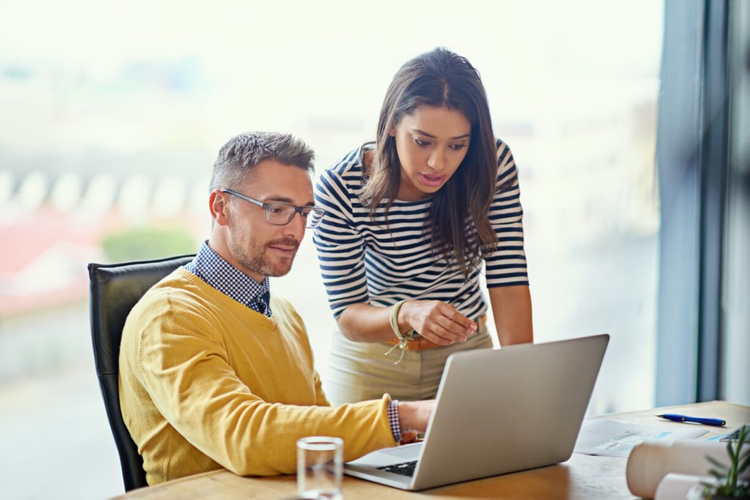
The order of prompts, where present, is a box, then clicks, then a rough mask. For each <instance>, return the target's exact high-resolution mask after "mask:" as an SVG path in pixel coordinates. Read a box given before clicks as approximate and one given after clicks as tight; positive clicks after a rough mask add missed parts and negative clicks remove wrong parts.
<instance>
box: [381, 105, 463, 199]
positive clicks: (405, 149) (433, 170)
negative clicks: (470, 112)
mask: <svg viewBox="0 0 750 500" xmlns="http://www.w3.org/2000/svg"><path fill="white" fill-rule="evenodd" d="M390 134H391V137H394V138H395V139H396V151H397V153H398V159H399V160H400V162H401V184H400V186H399V188H398V195H397V196H398V199H399V200H404V201H419V200H423V199H425V198H428V197H430V196H432V195H433V194H435V193H436V192H437V191H438V190H439V189H440V188H441V187H443V186H444V185H445V183H446V182H448V179H450V178H451V176H452V175H453V174H454V173H455V172H456V170H458V167H459V165H461V162H462V161H463V159H464V157H465V156H466V152H467V151H468V150H469V140H470V137H471V123H470V122H469V120H468V119H467V118H466V116H464V114H463V113H461V112H460V111H455V110H450V109H446V108H433V107H429V106H419V107H418V108H416V109H415V110H414V112H413V113H411V114H410V115H406V116H404V117H403V118H402V119H401V121H400V122H399V123H398V124H397V125H396V126H395V127H392V128H391V130H390Z"/></svg>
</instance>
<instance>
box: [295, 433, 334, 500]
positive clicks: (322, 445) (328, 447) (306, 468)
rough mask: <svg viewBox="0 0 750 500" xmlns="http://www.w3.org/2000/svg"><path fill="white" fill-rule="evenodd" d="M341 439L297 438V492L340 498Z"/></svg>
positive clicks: (310, 497) (321, 497)
mask: <svg viewBox="0 0 750 500" xmlns="http://www.w3.org/2000/svg"><path fill="white" fill-rule="evenodd" d="M343 455H344V441H342V440H341V439H339V438H335V437H326V436H311V437H306V438H302V439H299V440H298V441H297V492H298V494H299V496H300V498H305V499H313V498H318V499H332V500H333V499H335V500H341V499H342V498H343V496H342V495H341V474H342V471H343Z"/></svg>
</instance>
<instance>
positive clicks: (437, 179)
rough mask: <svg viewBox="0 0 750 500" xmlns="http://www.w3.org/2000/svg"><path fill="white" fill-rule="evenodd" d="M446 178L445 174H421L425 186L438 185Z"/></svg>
mask: <svg viewBox="0 0 750 500" xmlns="http://www.w3.org/2000/svg"><path fill="white" fill-rule="evenodd" d="M444 179H445V176H444V175H428V174H419V180H420V181H422V183H423V184H424V185H425V186H429V187H437V186H439V185H441V184H442V183H443V180H444Z"/></svg>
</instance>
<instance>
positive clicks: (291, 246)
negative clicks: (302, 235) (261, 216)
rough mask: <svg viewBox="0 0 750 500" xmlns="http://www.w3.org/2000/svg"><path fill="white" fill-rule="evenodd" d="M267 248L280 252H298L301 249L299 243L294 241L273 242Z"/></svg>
mask: <svg viewBox="0 0 750 500" xmlns="http://www.w3.org/2000/svg"><path fill="white" fill-rule="evenodd" d="M266 247H267V248H271V249H273V250H277V251H279V252H296V251H297V249H298V248H299V243H298V242H297V241H294V240H284V241H272V242H270V243H268V244H267V245H266Z"/></svg>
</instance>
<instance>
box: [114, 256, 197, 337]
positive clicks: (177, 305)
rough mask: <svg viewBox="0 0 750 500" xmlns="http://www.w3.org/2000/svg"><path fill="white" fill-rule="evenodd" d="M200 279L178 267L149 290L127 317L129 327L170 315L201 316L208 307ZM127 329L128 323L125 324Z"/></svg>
mask: <svg viewBox="0 0 750 500" xmlns="http://www.w3.org/2000/svg"><path fill="white" fill-rule="evenodd" d="M201 283H202V282H201V281H200V278H198V277H197V276H195V275H194V274H192V273H190V272H189V271H187V270H186V269H185V268H183V267H180V268H177V269H175V270H174V271H173V272H172V273H170V274H169V275H167V276H166V277H164V278H163V279H162V280H161V281H159V282H158V283H156V284H155V285H154V286H153V287H151V288H150V289H149V290H148V291H147V292H146V293H145V294H144V295H143V297H141V299H140V300H139V301H138V303H137V304H136V305H135V307H133V310H132V311H131V312H130V314H129V315H128V323H132V322H143V321H151V320H153V319H158V318H162V317H165V316H168V315H170V314H173V313H174V314H180V315H183V314H185V315H201V314H202V312H203V311H205V309H208V308H209V306H210V302H211V301H210V300H209V298H208V297H207V295H206V290H205V289H206V288H207V287H204V286H201ZM126 326H127V323H126Z"/></svg>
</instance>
